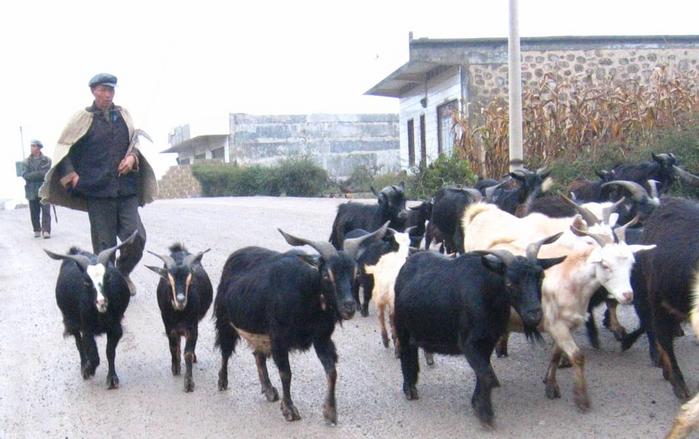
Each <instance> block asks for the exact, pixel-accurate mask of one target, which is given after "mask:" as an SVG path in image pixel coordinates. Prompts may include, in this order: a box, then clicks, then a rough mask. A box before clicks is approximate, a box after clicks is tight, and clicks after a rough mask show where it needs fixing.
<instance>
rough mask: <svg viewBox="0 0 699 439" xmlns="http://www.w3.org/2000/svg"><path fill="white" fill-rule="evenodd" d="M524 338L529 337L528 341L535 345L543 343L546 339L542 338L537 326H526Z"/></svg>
mask: <svg viewBox="0 0 699 439" xmlns="http://www.w3.org/2000/svg"><path fill="white" fill-rule="evenodd" d="M524 336H525V337H527V341H529V342H531V343H534V342H537V343H543V342H544V337H542V336H541V332H539V329H538V328H537V327H536V326H529V325H524Z"/></svg>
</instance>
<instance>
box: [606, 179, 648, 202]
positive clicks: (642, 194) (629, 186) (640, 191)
mask: <svg viewBox="0 0 699 439" xmlns="http://www.w3.org/2000/svg"><path fill="white" fill-rule="evenodd" d="M613 185H616V186H621V187H623V188H624V189H626V190H627V191H629V193H630V194H631V198H632V199H633V200H634V201H642V200H643V199H645V198H648V197H649V196H648V191H646V189H645V188H644V187H643V186H641V185H640V184H638V183H636V182H635V181H627V180H614V181H610V182H607V183H604V184H603V185H602V186H601V187H607V186H613Z"/></svg>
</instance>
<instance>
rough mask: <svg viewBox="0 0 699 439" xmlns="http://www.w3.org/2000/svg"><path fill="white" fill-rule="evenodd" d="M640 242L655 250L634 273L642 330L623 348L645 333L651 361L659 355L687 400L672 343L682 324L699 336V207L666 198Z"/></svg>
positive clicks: (665, 373) (668, 376) (679, 393)
mask: <svg viewBox="0 0 699 439" xmlns="http://www.w3.org/2000/svg"><path fill="white" fill-rule="evenodd" d="M641 242H642V243H644V244H645V243H648V244H655V245H656V248H655V250H653V251H650V252H646V253H644V254H641V255H640V257H639V259H638V261H637V262H636V266H637V269H635V270H634V272H633V273H632V285H633V288H634V292H635V291H636V290H638V291H639V297H638V298H637V299H635V300H634V306H635V308H636V312H637V313H638V317H639V320H640V322H641V327H640V328H639V330H638V331H634V333H632V334H629V336H628V337H629V339H627V340H624V342H623V343H622V347H623V348H624V349H628V348H629V347H630V346H631V344H633V341H635V339H636V338H637V337H638V335H639V333H640V332H642V331H645V332H646V333H647V335H648V341H649V344H650V345H651V349H650V352H651V358H653V356H654V354H655V355H657V360H658V361H659V362H660V365H661V366H662V368H663V377H664V378H665V379H667V380H669V381H670V382H671V383H672V389H673V391H674V393H675V395H676V396H677V397H678V398H680V399H686V398H688V397H689V391H688V389H687V384H686V383H685V381H684V377H683V375H682V371H680V368H679V366H678V364H677V359H676V358H675V352H674V349H673V338H674V337H675V336H676V335H677V334H678V332H679V331H680V330H681V328H680V327H679V324H680V323H681V322H683V321H685V320H687V319H688V318H691V322H692V327H693V329H694V330H695V331H699V320H698V319H699V302H698V301H697V300H696V295H697V294H698V293H699V284H698V282H699V281H698V279H699V203H697V202H696V201H694V200H687V199H683V198H675V197H667V198H662V199H661V202H660V206H659V207H658V208H657V209H656V210H655V212H654V213H653V214H652V215H651V216H650V217H649V218H648V219H647V221H646V223H645V226H644V228H643V232H642V233H641ZM653 345H655V347H654V346H653ZM656 347H657V353H656V351H655V348H656Z"/></svg>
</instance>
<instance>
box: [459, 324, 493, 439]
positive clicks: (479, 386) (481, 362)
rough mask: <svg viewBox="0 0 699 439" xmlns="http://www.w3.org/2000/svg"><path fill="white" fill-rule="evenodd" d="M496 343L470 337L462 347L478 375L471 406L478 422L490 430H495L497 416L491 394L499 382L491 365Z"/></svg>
mask: <svg viewBox="0 0 699 439" xmlns="http://www.w3.org/2000/svg"><path fill="white" fill-rule="evenodd" d="M495 342H496V340H494V341H489V340H482V339H481V340H473V339H472V338H471V337H469V338H468V339H467V340H466V342H465V343H464V344H463V346H462V349H463V351H464V355H465V356H466V360H467V361H468V364H469V365H470V366H471V368H472V369H473V371H474V372H475V373H476V388H475V390H474V391H473V396H472V397H471V406H472V407H473V410H474V411H475V412H476V416H477V417H478V420H479V421H480V422H481V424H482V425H483V426H484V427H486V428H488V429H491V428H493V421H494V418H495V414H494V413H493V403H492V400H491V393H492V390H493V387H495V384H496V383H497V381H498V380H497V378H496V376H495V372H494V371H493V368H492V366H491V365H490V355H491V354H492V352H493V349H494V348H495Z"/></svg>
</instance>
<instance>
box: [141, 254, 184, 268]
mask: <svg viewBox="0 0 699 439" xmlns="http://www.w3.org/2000/svg"><path fill="white" fill-rule="evenodd" d="M146 251H147V252H148V253H150V254H152V255H153V256H155V257H156V258H158V259H160V260H161V261H163V262H164V263H165V268H168V269H170V268H174V267H176V266H177V263H176V262H175V260H174V259H172V257H170V256H169V255H159V254H157V253H154V252H152V251H150V250H146Z"/></svg>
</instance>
